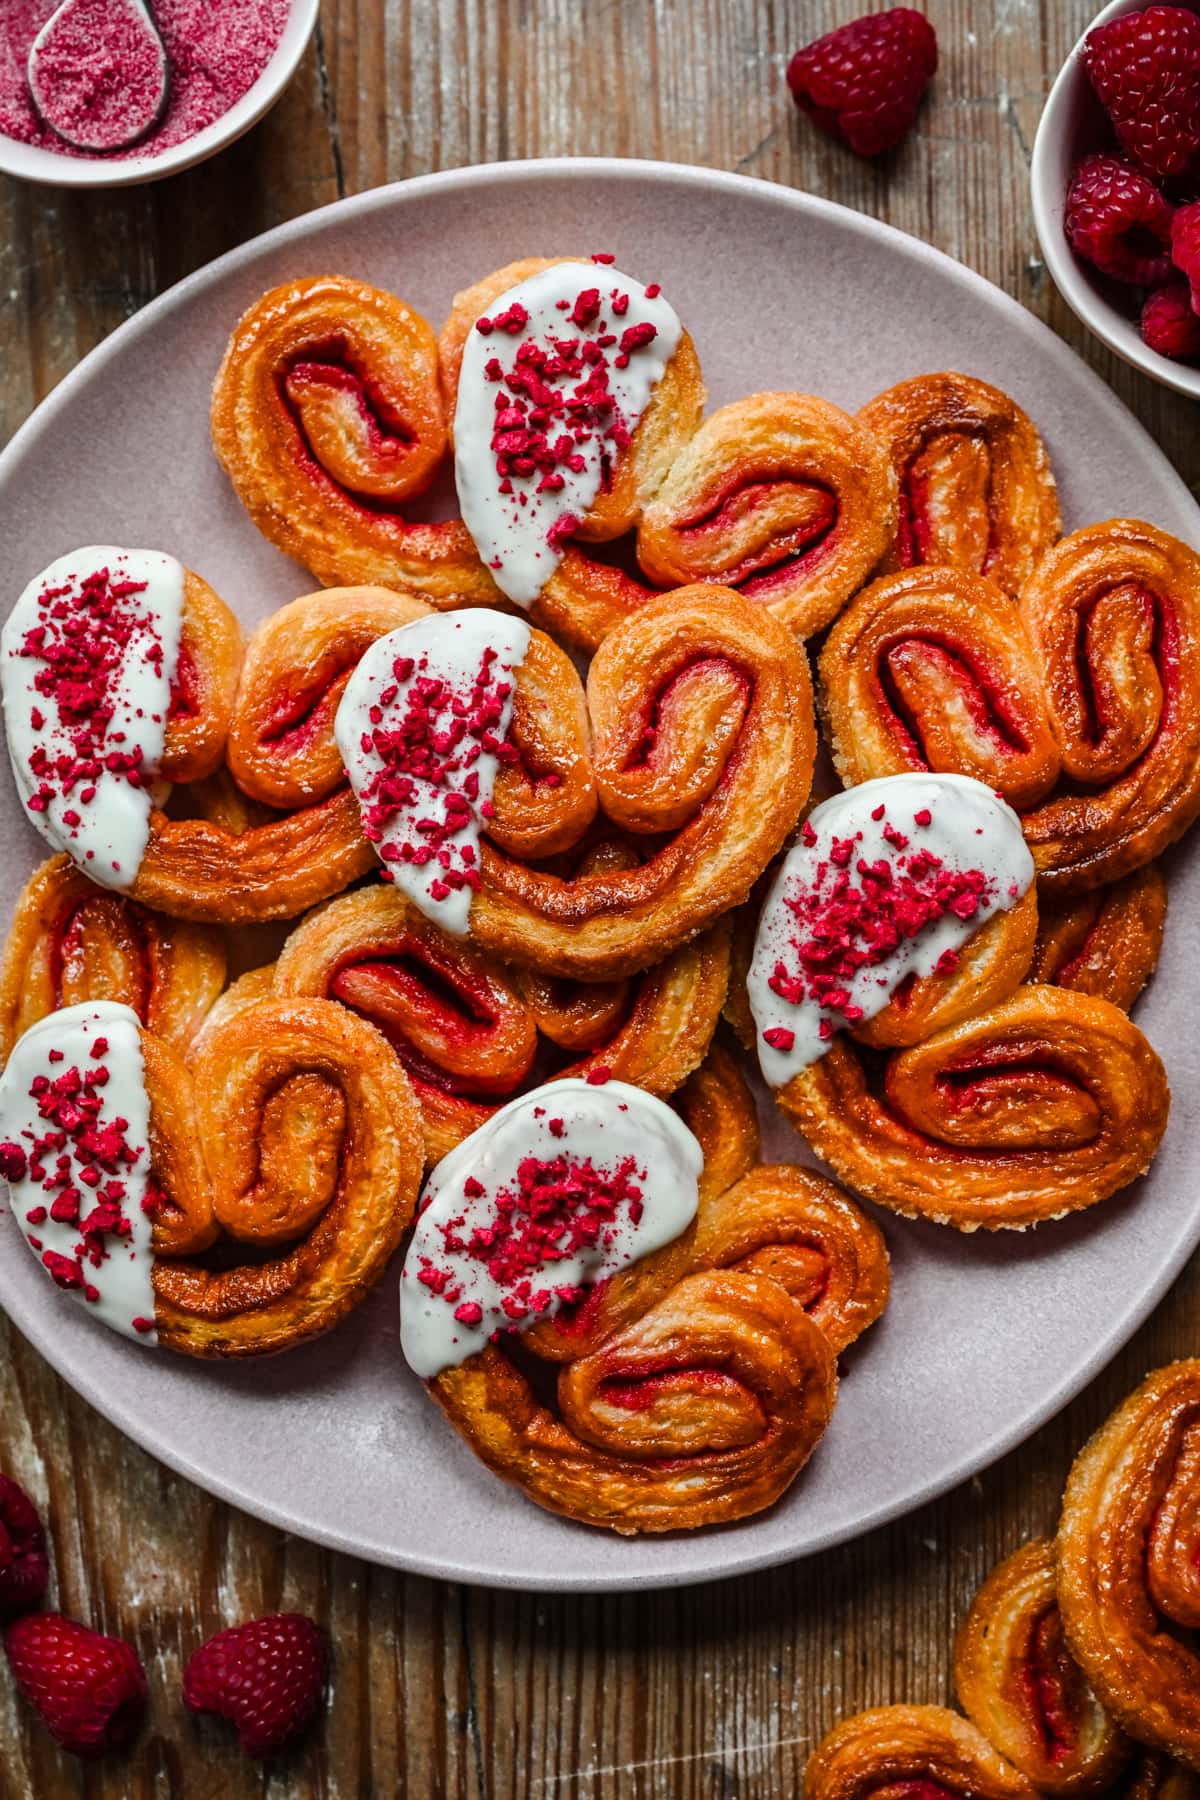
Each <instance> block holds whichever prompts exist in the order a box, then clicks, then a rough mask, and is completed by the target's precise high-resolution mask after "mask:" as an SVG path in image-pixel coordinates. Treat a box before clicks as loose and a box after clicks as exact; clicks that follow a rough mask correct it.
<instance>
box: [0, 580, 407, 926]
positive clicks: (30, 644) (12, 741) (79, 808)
mask: <svg viewBox="0 0 1200 1800" xmlns="http://www.w3.org/2000/svg"><path fill="white" fill-rule="evenodd" d="M412 604H413V605H414V606H415V605H417V604H418V603H417V602H413V603H412ZM0 648H2V651H3V680H4V695H5V728H6V732H7V736H8V747H9V754H10V758H11V761H12V766H13V773H14V776H15V778H16V783H17V787H18V790H19V792H20V793H21V795H22V797H23V799H24V800H25V804H26V807H27V810H28V811H29V814H30V816H31V818H32V819H33V820H34V822H35V823H36V824H37V825H38V827H39V829H40V830H42V832H43V834H44V835H45V836H46V837H48V838H49V840H50V841H51V842H52V843H53V844H54V845H55V847H56V848H57V849H61V850H64V851H66V852H67V854H68V855H70V856H71V857H72V858H73V860H74V861H75V862H76V863H77V864H78V865H79V867H80V868H81V869H82V870H83V871H84V873H85V874H86V875H87V876H88V877H89V878H90V879H91V880H93V881H95V882H97V883H98V884H101V885H103V886H105V887H109V888H114V889H117V890H119V891H120V892H122V893H124V894H126V895H127V896H128V897H129V898H131V899H133V900H136V901H139V902H141V903H142V904H143V905H145V906H149V907H152V908H155V909H156V910H158V911H160V912H165V913H168V914H170V915H171V916H172V917H176V918H189V919H198V920H208V921H215V922H228V923H236V922H240V921H243V920H253V919H271V918H290V917H293V916H294V915H295V914H296V913H298V912H302V911H303V910H304V909H305V907H307V906H310V905H312V904H313V903H314V902H315V901H317V900H322V899H324V898H325V897H326V896H327V895H329V894H332V893H337V892H338V891H339V890H340V889H341V888H343V887H345V886H346V884H347V883H348V882H350V881H352V880H353V879H354V877H355V876H356V875H361V874H363V873H364V872H365V871H366V870H367V869H368V868H369V867H370V865H371V860H372V859H371V854H370V851H369V848H368V847H367V846H366V845H365V844H364V842H363V839H362V833H361V830H360V829H359V825H358V809H357V807H356V806H355V803H354V799H353V796H352V795H351V794H350V793H349V791H348V789H346V788H345V787H344V786H343V788H342V790H341V791H340V792H338V793H336V794H334V795H333V796H332V797H331V798H330V800H329V801H328V802H327V803H326V804H323V805H314V806H309V807H304V808H302V809H300V810H299V811H298V812H295V813H290V814H288V815H287V816H286V817H281V816H279V815H278V814H272V815H271V816H270V817H268V818H267V819H265V820H264V821H263V822H261V823H256V822H251V823H247V822H245V821H243V820H238V821H235V822H234V823H233V824H232V825H231V824H229V823H225V822H222V819H221V817H220V816H219V814H218V815H216V816H213V817H209V818H205V817H203V816H199V817H196V816H193V817H186V818H184V817H170V816H168V815H167V813H166V812H164V811H160V810H158V809H157V808H156V807H155V805H154V800H155V798H162V797H163V795H164V792H165V790H166V788H167V786H168V784H169V783H171V782H178V783H185V782H186V783H192V782H195V783H196V784H197V785H198V786H199V785H202V784H203V782H204V779H205V778H209V779H210V780H211V778H212V776H213V770H214V765H215V764H217V763H219V761H220V758H221V756H222V754H223V752H224V749H225V742H226V736H227V732H228V729H229V727H230V724H231V719H232V710H233V708H234V706H235V688H236V685H237V676H238V666H239V664H240V662H241V654H242V642H241V633H240V632H239V630H238V628H237V624H236V622H235V621H234V619H233V617H232V615H231V614H230V613H228V611H227V610H226V608H225V607H224V606H223V605H222V604H221V602H220V601H219V600H218V599H217V598H216V596H215V595H214V594H212V593H211V591H210V590H208V589H207V588H205V587H204V585H203V583H200V582H198V580H197V578H196V577H194V576H191V575H190V574H188V573H187V572H186V571H185V570H184V569H183V568H182V567H181V566H180V565H179V564H178V563H175V562H173V561H172V559H171V558H170V557H164V556H161V555H159V554H158V553H157V552H151V551H121V550H113V549H95V548H93V549H89V550H86V551H79V552H75V553H74V554H73V555H72V556H69V557H64V558H61V559H60V561H59V562H58V563H56V564H54V565H53V566H52V568H51V569H49V570H47V571H45V572H44V573H43V574H42V575H40V576H38V577H37V578H36V580H34V581H33V582H31V583H30V585H29V587H28V588H27V589H26V591H25V593H24V594H23V595H22V596H21V599H20V600H19V601H18V603H17V606H16V607H15V609H14V611H13V612H12V614H11V615H10V617H9V619H8V621H7V623H6V625H5V628H4V636H3V642H2V646H0ZM177 738H178V741H176V740H177ZM196 810H198V811H199V812H200V813H201V814H202V813H203V811H204V807H203V804H201V805H200V806H199V808H198V809H196Z"/></svg>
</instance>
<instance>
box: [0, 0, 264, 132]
mask: <svg viewBox="0 0 1200 1800" xmlns="http://www.w3.org/2000/svg"><path fill="white" fill-rule="evenodd" d="M58 4H59V0H0V132H2V133H3V134H4V135H5V136H6V137H11V138H16V139H17V140H18V142H20V143H23V144H36V145H38V146H40V147H41V148H43V149H46V150H54V151H57V152H58V153H59V154H61V155H64V156H88V155H89V154H90V153H89V152H88V151H86V150H82V149H77V148H75V147H73V146H72V145H70V144H67V143H65V142H64V141H63V139H62V138H60V137H59V136H57V134H56V133H55V132H53V131H51V130H50V129H49V128H48V127H47V126H46V125H44V124H43V123H42V121H41V119H40V118H39V117H38V114H37V112H36V110H35V108H34V105H33V101H32V99H31V97H30V93H29V83H28V79H27V75H26V64H27V61H28V57H29V48H30V45H31V44H32V43H33V40H34V38H35V37H36V36H37V34H38V32H39V31H40V30H41V29H42V26H43V25H44V24H45V23H46V21H47V19H49V18H50V16H51V14H52V13H54V12H55V10H56V8H57V6H58ZM290 7H291V0H151V11H152V13H153V15H154V20H155V23H156V25H157V26H158V30H159V33H160V35H161V37H162V40H163V44H164V47H165V49H166V53H167V62H168V64H169V67H170V83H171V85H170V92H169V95H168V99H167V106H166V110H165V112H164V113H163V116H162V118H161V120H160V121H159V123H158V124H157V125H156V126H155V127H154V129H153V130H152V131H150V132H149V133H148V134H147V135H146V136H145V137H143V138H141V139H139V140H138V142H137V143H136V144H132V145H130V146H129V148H128V149H124V150H121V151H118V152H116V153H115V154H116V155H117V156H121V157H125V156H155V155H158V154H159V153H160V152H161V151H163V150H168V149H170V148H171V146H172V145H174V144H181V143H183V142H184V140H185V139H187V138H190V137H194V136H195V135H196V133H197V132H198V131H203V130H204V128H205V127H206V126H207V125H211V124H212V123H213V121H214V120H216V119H219V118H220V117H221V116H222V114H224V113H227V112H228V111H229V109H230V107H231V106H233V105H234V103H235V102H236V101H238V100H240V99H241V97H242V95H243V94H244V93H245V92H246V91H247V89H249V88H250V87H252V86H253V84H254V83H255V82H256V81H257V80H258V77H259V76H260V75H261V74H262V72H263V70H264V69H265V68H266V66H267V64H268V62H269V61H270V59H271V56H272V55H273V53H274V51H275V48H276V46H277V44H278V43H279V39H280V37H281V36H282V35H283V28H284V26H285V25H286V23H287V16H288V12H289V11H290ZM141 73H142V78H143V81H144V71H142V72H141ZM126 74H127V76H128V79H129V80H130V82H131V85H132V84H134V83H137V77H138V74H139V71H138V70H137V69H136V68H134V69H130V70H129V71H127V72H125V71H122V70H121V68H120V67H119V66H118V67H117V68H115V69H112V70H110V71H108V72H107V73H106V74H105V75H103V76H101V75H100V73H99V72H97V76H96V79H97V82H98V83H99V84H100V86H101V87H102V88H103V95H104V104H105V106H106V108H111V105H112V99H113V92H114V89H115V88H116V87H117V86H119V84H120V81H121V79H122V77H123V75H126ZM139 85H140V84H139ZM135 103H136V102H135ZM106 160H110V159H109V158H106Z"/></svg>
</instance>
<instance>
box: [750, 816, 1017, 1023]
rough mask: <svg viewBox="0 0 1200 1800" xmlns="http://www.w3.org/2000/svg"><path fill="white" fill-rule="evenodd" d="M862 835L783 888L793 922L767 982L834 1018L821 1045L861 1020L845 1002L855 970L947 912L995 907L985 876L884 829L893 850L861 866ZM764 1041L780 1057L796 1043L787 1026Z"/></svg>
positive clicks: (943, 969)
mask: <svg viewBox="0 0 1200 1800" xmlns="http://www.w3.org/2000/svg"><path fill="white" fill-rule="evenodd" d="M923 810H924V809H923ZM885 813H886V808H885V807H883V806H877V807H876V808H875V809H874V811H873V812H872V814H871V817H872V819H873V820H875V821H876V822H879V821H880V820H881V819H883V818H884V817H885ZM930 818H931V815H930V814H929V813H928V812H927V811H924V817H922V814H921V813H918V814H917V815H916V822H917V823H920V824H928V823H929V822H930ZM861 835H862V834H861V833H859V834H857V836H856V837H847V838H837V837H834V838H833V839H832V842H831V844H830V848H829V851H828V855H827V856H826V857H823V858H821V860H819V861H818V862H817V863H816V866H815V869H813V871H812V872H811V874H809V873H807V872H806V873H805V874H804V876H803V877H801V876H798V875H797V876H793V877H792V878H791V880H790V881H789V882H788V883H787V884H786V886H785V891H784V895H783V904H784V907H785V908H786V910H787V911H788V912H789V913H790V914H791V916H792V920H793V921H794V925H793V928H792V930H791V932H790V934H789V936H788V938H787V943H786V949H785V953H784V955H782V956H781V957H780V958H779V959H778V960H777V962H776V964H775V967H774V970H773V972H772V973H771V975H770V976H769V977H768V980H767V986H768V987H769V988H770V989H771V991H772V993H775V994H778V996H779V998H780V999H781V1000H784V1001H786V1002H787V1003H788V1004H789V1005H794V1006H799V1005H800V1004H801V1003H802V1002H803V1001H805V1000H808V1001H811V1002H813V1003H815V1004H816V1005H817V1006H818V1007H819V1008H820V1009H821V1010H822V1011H823V1012H825V1013H827V1014H829V1015H837V1020H836V1022H835V1019H834V1018H833V1017H826V1018H823V1019H822V1020H821V1021H820V1025H819V1031H820V1035H821V1037H822V1039H824V1040H828V1039H829V1038H830V1037H831V1036H832V1035H833V1032H834V1030H835V1029H836V1028H837V1023H845V1024H855V1023H857V1021H859V1020H860V1019H861V1018H862V1017H863V1008H862V1007H861V1006H858V1005H855V1004H854V1003H853V1001H852V998H851V983H852V982H853V980H854V978H855V976H857V975H858V973H859V971H860V970H862V969H865V968H874V967H877V966H878V965H879V964H881V963H884V962H886V961H887V960H888V959H889V958H891V957H892V956H894V955H895V953H896V951H897V950H898V949H899V948H900V946H901V945H902V944H903V943H904V941H905V940H906V939H911V938H915V937H917V936H918V935H919V934H920V933H921V932H923V931H924V930H925V929H926V928H927V927H928V926H930V925H932V924H934V923H936V921H937V920H939V919H941V918H943V917H945V915H946V914H947V913H950V914H952V915H953V916H954V917H955V918H957V919H961V920H963V921H964V923H965V922H967V921H969V920H972V919H974V918H976V916H977V915H978V914H979V913H980V912H981V911H986V910H987V909H988V907H989V906H990V905H991V904H992V903H993V902H994V900H995V892H994V888H995V883H994V881H993V879H992V878H991V877H990V876H989V875H988V874H987V873H986V872H985V871H984V870H983V869H974V868H967V869H959V868H950V867H947V866H946V864H945V862H944V861H943V860H942V858H941V857H938V856H934V855H933V853H932V852H931V851H929V850H922V849H916V850H913V849H910V848H909V839H908V838H907V837H906V836H905V834H904V833H903V832H901V831H898V830H896V828H895V827H894V826H893V825H891V824H890V823H885V824H884V826H883V832H882V836H883V838H884V841H885V842H886V843H887V844H888V845H889V846H890V847H891V849H892V851H893V853H894V854H893V855H892V856H891V857H890V858H887V857H878V858H876V860H874V861H873V862H869V861H868V860H867V859H866V858H865V857H864V856H862V855H861V854H859V852H858V850H857V843H858V838H859V837H861ZM802 839H803V842H804V843H806V844H809V845H811V844H815V843H816V841H817V835H816V832H815V831H813V830H812V829H811V827H809V828H808V832H807V833H802ZM936 967H937V972H938V973H939V974H943V975H945V974H950V973H952V972H953V971H954V970H955V969H956V968H957V967H958V956H957V953H956V952H955V951H953V950H947V951H945V952H944V953H943V954H942V956H941V957H940V958H939V960H938V962H937V965H936ZM762 1035H763V1039H764V1041H765V1042H766V1043H768V1044H770V1045H771V1046H772V1048H773V1049H776V1050H781V1051H788V1050H790V1049H791V1048H792V1047H793V1044H794V1042H795V1037H794V1033H793V1032H791V1031H790V1030H787V1029H786V1028H781V1027H771V1028H769V1029H766V1030H764V1031H763V1034H762ZM785 1039H786V1042H785V1041H784V1040H785Z"/></svg>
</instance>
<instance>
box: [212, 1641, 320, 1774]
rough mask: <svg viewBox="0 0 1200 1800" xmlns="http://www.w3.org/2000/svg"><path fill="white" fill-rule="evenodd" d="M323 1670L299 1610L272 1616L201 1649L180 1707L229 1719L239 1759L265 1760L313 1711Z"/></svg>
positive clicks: (315, 1643)
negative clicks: (239, 1750)
mask: <svg viewBox="0 0 1200 1800" xmlns="http://www.w3.org/2000/svg"><path fill="white" fill-rule="evenodd" d="M325 1671H326V1651H325V1638H324V1635H323V1633H322V1632H321V1631H320V1629H319V1628H318V1627H317V1626H316V1625H315V1624H314V1623H313V1621H312V1620H311V1619H309V1618H306V1617H305V1616H304V1614H303V1613H276V1614H274V1615H273V1616H272V1617H270V1618H267V1619H252V1620H251V1621H250V1623H249V1624H247V1625H234V1626H231V1627H230V1629H229V1630H228V1631H220V1632H218V1633H217V1635H216V1637H212V1638H209V1640H208V1642H207V1643H206V1644H202V1645H201V1647H200V1648H199V1650H197V1651H196V1652H195V1654H194V1655H193V1656H192V1657H190V1658H189V1660H188V1665H187V1668H186V1669H185V1670H184V1672H183V1699H184V1704H185V1705H186V1706H187V1707H189V1708H190V1709H191V1711H192V1712H209V1713H216V1714H217V1715H218V1717H219V1718H222V1719H229V1720H231V1721H232V1723H233V1724H235V1725H236V1726H237V1729H238V1742H239V1744H240V1745H241V1748H242V1750H243V1752H244V1753H245V1755H247V1756H270V1755H272V1754H273V1753H274V1752H275V1751H276V1750H282V1749H283V1748H284V1747H285V1746H286V1745H287V1744H289V1743H291V1742H292V1740H293V1739H294V1738H296V1737H298V1736H299V1734H300V1733H301V1731H303V1729H304V1727H305V1726H306V1725H307V1724H308V1722H309V1720H310V1719H311V1718H312V1716H313V1714H314V1713H315V1712H316V1710H317V1707H318V1705H319V1704H320V1700H321V1695H322V1692H323V1690H324V1687H325Z"/></svg>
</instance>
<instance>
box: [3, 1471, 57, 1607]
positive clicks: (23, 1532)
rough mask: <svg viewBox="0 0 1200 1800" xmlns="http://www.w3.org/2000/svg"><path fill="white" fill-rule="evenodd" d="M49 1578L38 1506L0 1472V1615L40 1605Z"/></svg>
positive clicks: (44, 1540) (44, 1537)
mask: <svg viewBox="0 0 1200 1800" xmlns="http://www.w3.org/2000/svg"><path fill="white" fill-rule="evenodd" d="M49 1577H50V1559H49V1557H48V1556H47V1554H46V1533H45V1531H44V1530H43V1529H42V1521H41V1519H40V1518H39V1517H38V1512H37V1508H36V1507H35V1506H34V1504H33V1501H32V1500H31V1499H30V1498H29V1495H28V1494H27V1493H26V1492H25V1490H24V1488H21V1487H18V1486H17V1484H16V1482H15V1481H10V1480H9V1478H8V1476H7V1475H0V1618H14V1617H15V1616H16V1615H17V1614H18V1613H23V1612H29V1611H30V1610H31V1608H33V1607H35V1606H38V1605H40V1604H41V1600H42V1596H43V1595H44V1593H45V1592H46V1582H47V1581H48V1580H49Z"/></svg>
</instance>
